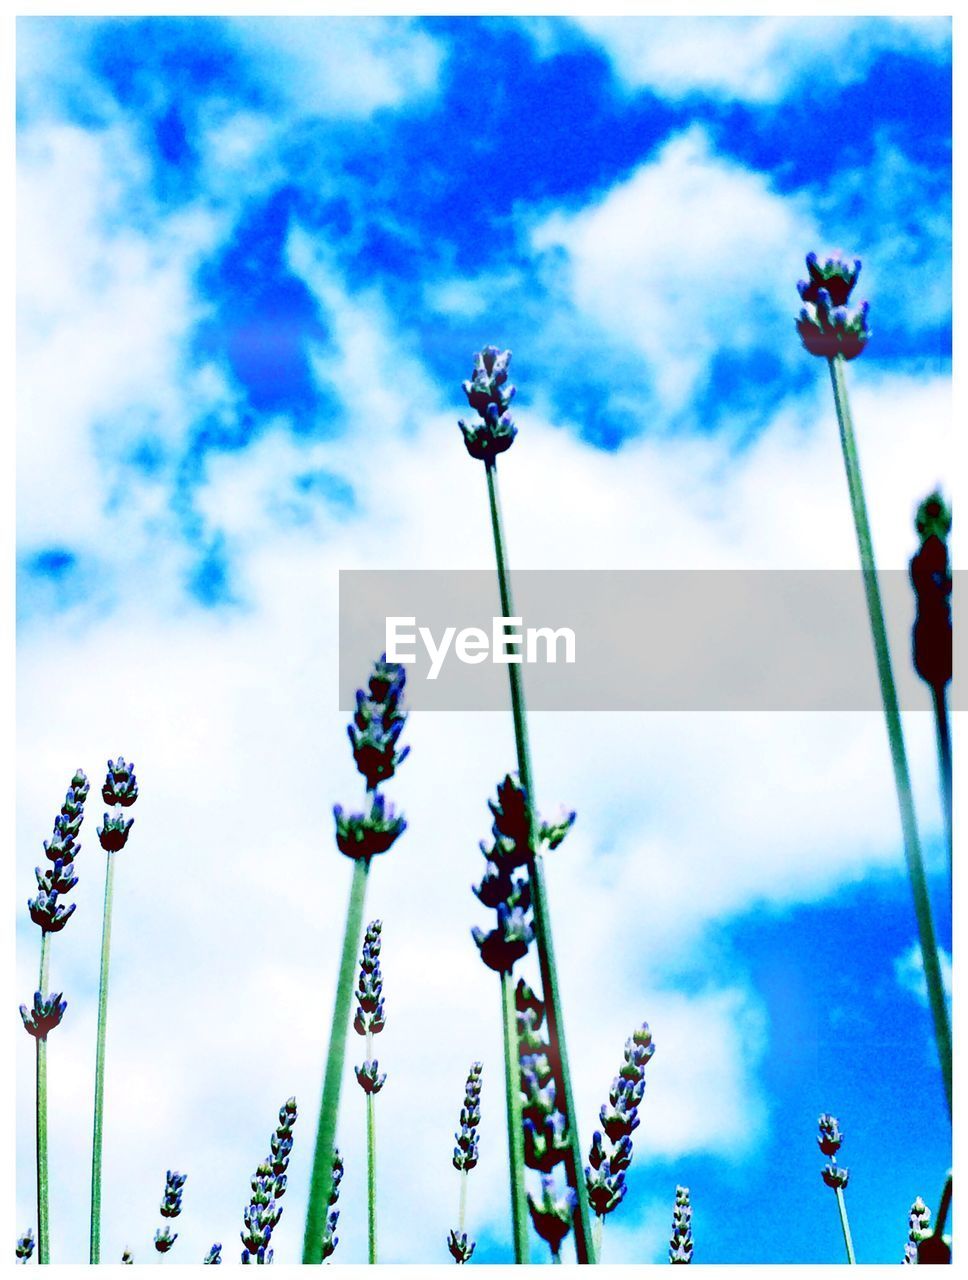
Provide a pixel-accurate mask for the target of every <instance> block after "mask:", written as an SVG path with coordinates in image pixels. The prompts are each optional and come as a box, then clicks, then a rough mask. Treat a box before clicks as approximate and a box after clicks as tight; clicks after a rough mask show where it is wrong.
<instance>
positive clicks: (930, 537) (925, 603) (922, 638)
mask: <svg viewBox="0 0 968 1280" xmlns="http://www.w3.org/2000/svg"><path fill="white" fill-rule="evenodd" d="M915 528H916V529H917V532H918V535H919V537H920V539H921V546H920V549H919V550H918V551H917V553H916V554H915V555H914V556H913V557H912V559H911V567H910V572H911V585H912V586H913V587H914V594H915V598H916V601H917V615H916V617H915V621H914V629H913V632H912V642H913V645H912V648H913V656H914V668H915V670H916V671H917V673H918V675H919V676H920V677H921V679H922V680H924V681H926V682H927V683H928V684H929V685H931V687H932V688H934V689H943V688H944V686H945V685H946V684H947V683H948V682H949V680H950V679H951V674H952V629H951V565H950V563H949V560H948V543H947V537H948V533H949V531H950V529H951V510H950V508H949V507H948V506H947V505H946V503H945V501H944V499H943V498H942V496H941V494H940V493H937V492H935V493H932V494H929V496H928V497H927V498H925V500H924V501H923V502H922V503H921V505H920V507H919V508H918V513H917V517H916V519H915Z"/></svg>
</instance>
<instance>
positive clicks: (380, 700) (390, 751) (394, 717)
mask: <svg viewBox="0 0 968 1280" xmlns="http://www.w3.org/2000/svg"><path fill="white" fill-rule="evenodd" d="M405 684H406V669H405V668H404V667H403V666H402V665H400V664H399V663H396V662H387V660H386V654H384V655H383V656H382V657H381V658H380V659H379V661H378V662H377V663H375V664H374V669H373V674H372V675H371V677H370V681H369V685H368V687H367V690H366V691H364V690H363V689H357V691H356V711H355V713H354V715H353V719H352V721H351V723H350V724H349V725H348V726H347V733H348V734H349V739H350V745H351V746H352V748H353V758H354V760H355V761H356V767H357V768H358V769H359V771H360V773H362V774H363V776H364V778H366V785H367V789H368V790H369V791H373V790H374V788H376V787H377V786H378V785H379V783H381V782H386V781H387V779H389V778H392V777H393V775H394V773H395V772H396V769H397V767H398V765H400V764H401V763H402V762H403V761H404V760H405V759H406V758H407V756H408V754H409V752H410V748H409V747H404V748H403V750H402V751H398V750H397V742H398V739H399V737H400V734H401V733H402V732H403V728H404V725H405V724H406V722H407V713H406V712H405V711H404V710H403V706H402V699H403V690H404V686H405Z"/></svg>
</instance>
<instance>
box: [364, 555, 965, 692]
mask: <svg viewBox="0 0 968 1280" xmlns="http://www.w3.org/2000/svg"><path fill="white" fill-rule="evenodd" d="M878 580H879V583H880V588H881V594H882V597H883V601H884V610H885V615H886V618H887V625H888V632H889V637H890V642H891V652H892V657H893V661H894V674H895V679H896V682H897V690H898V697H899V699H900V703H901V707H902V709H912V710H913V709H925V708H926V707H928V706H929V705H930V701H929V695H928V690H927V687H926V686H925V685H924V683H923V682H922V681H921V680H920V679H919V678H918V676H917V674H916V673H915V671H914V669H913V666H912V662H911V625H912V622H913V618H914V595H913V592H912V590H911V585H910V582H909V580H908V576H907V574H906V573H904V572H901V571H889V572H885V573H881V574H879V576H878ZM339 589H340V609H339V618H340V637H339V639H340V645H339V694H340V707H341V709H343V710H349V709H351V708H352V707H353V706H354V699H355V691H356V689H357V687H358V686H359V685H360V683H361V682H362V681H363V680H364V678H365V676H366V674H367V671H368V668H369V666H370V664H371V663H372V661H373V659H374V658H376V657H377V656H378V655H379V654H381V653H382V652H384V651H385V650H388V643H394V642H395V643H397V645H398V657H399V658H401V659H403V658H404V657H405V656H409V657H412V659H413V660H412V661H409V662H407V664H406V666H407V677H408V689H407V695H408V697H407V700H408V703H409V705H410V706H411V707H412V708H414V709H419V710H430V711H493V710H502V709H505V708H506V707H507V704H508V669H507V665H506V663H505V662H502V661H499V660H495V658H496V657H497V658H499V657H500V655H501V651H502V650H503V651H504V653H505V654H506V653H507V652H517V653H522V654H523V655H524V657H525V658H530V660H529V661H524V662H523V664H522V669H523V672H524V682H525V689H526V691H527V698H528V705H529V706H530V707H531V708H532V709H534V710H536V711H737V710H747V711H875V710H880V708H881V699H880V691H879V686H878V682H877V671H876V667H875V664H874V654H873V645H872V641H871V634H870V625H869V623H868V618H867V608H866V603H865V597H864V584H863V578H862V576H861V574H860V573H859V572H853V571H846V570H845V571H840V572H839V571H830V570H822V571H820V570H817V571H813V570H795V571H787V570H783V571H779V570H778V571H746V570H737V571H729V570H726V571H723V570H708V571H707V570H662V571H625V570H615V571H611V570H575V571H570V570H569V571H544V570H541V571H538V570H534V571H521V572H517V573H515V574H514V575H513V590H514V602H515V610H516V613H517V616H518V617H519V618H520V619H521V621H520V623H519V624H515V625H514V627H513V632H514V634H515V635H516V636H519V637H520V640H519V641H518V642H515V643H508V642H505V643H503V644H502V642H501V636H500V634H499V633H498V634H496V632H495V626H496V624H495V621H494V620H495V619H498V620H500V618H501V616H502V615H501V608H500V602H499V599H498V591H497V581H496V578H495V575H494V573H493V572H492V571H487V570H465V571H450V570H439V571H434V570H412V571H386V572H383V571H379V570H346V571H342V572H341V573H340V587H339ZM500 626H501V624H500V622H498V624H497V628H498V632H499V631H500ZM541 629H547V630H546V631H542V630H541ZM529 633H530V634H529ZM552 633H554V634H552ZM569 633H570V634H569ZM552 654H553V655H554V658H555V660H554V661H551V660H550V659H551V655H552ZM389 656H391V657H392V656H393V655H392V653H390V655H389ZM955 658H956V660H957V658H958V651H957V647H956V653H955ZM569 659H571V660H569ZM951 698H952V706H953V707H954V708H956V709H959V710H960V709H962V706H963V704H962V703H961V701H960V699H959V697H958V695H957V694H956V693H955V691H954V686H952V691H951Z"/></svg>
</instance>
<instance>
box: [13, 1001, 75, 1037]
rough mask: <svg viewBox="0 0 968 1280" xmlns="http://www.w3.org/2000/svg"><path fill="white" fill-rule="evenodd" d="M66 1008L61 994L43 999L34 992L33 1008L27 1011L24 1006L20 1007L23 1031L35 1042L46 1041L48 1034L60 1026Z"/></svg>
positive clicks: (65, 1002)
mask: <svg viewBox="0 0 968 1280" xmlns="http://www.w3.org/2000/svg"><path fill="white" fill-rule="evenodd" d="M66 1008H67V1001H66V1000H65V999H64V998H63V996H62V994H61V992H59V991H56V992H54V993H53V994H52V995H49V996H47V997H46V998H45V997H44V996H43V995H41V993H40V992H39V991H35V992H34V1006H33V1008H32V1009H28V1008H27V1006H26V1005H25V1004H22V1005H21V1006H20V1016H21V1018H22V1019H23V1024H24V1029H25V1030H26V1031H27V1032H28V1034H30V1035H32V1036H33V1037H34V1038H35V1039H36V1040H46V1039H47V1036H48V1034H49V1033H50V1032H51V1031H53V1029H54V1028H55V1027H59V1026H60V1022H61V1019H62V1018H63V1016H64V1010H65V1009H66Z"/></svg>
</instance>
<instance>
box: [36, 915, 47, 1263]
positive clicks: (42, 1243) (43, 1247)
mask: <svg viewBox="0 0 968 1280" xmlns="http://www.w3.org/2000/svg"><path fill="white" fill-rule="evenodd" d="M49 939H50V934H48V933H47V932H46V931H44V932H42V933H41V935H40V979H39V989H40V994H41V998H45V997H46V996H47V995H48V994H49V993H48V991H47V987H48V982H49V977H48V975H49V969H50V952H49V950H48V943H49ZM36 1043H37V1262H38V1265H41V1266H45V1265H46V1264H47V1263H49V1262H50V1174H49V1164H48V1156H47V1037H46V1036H43V1037H41V1036H38V1037H37V1042H36Z"/></svg>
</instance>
